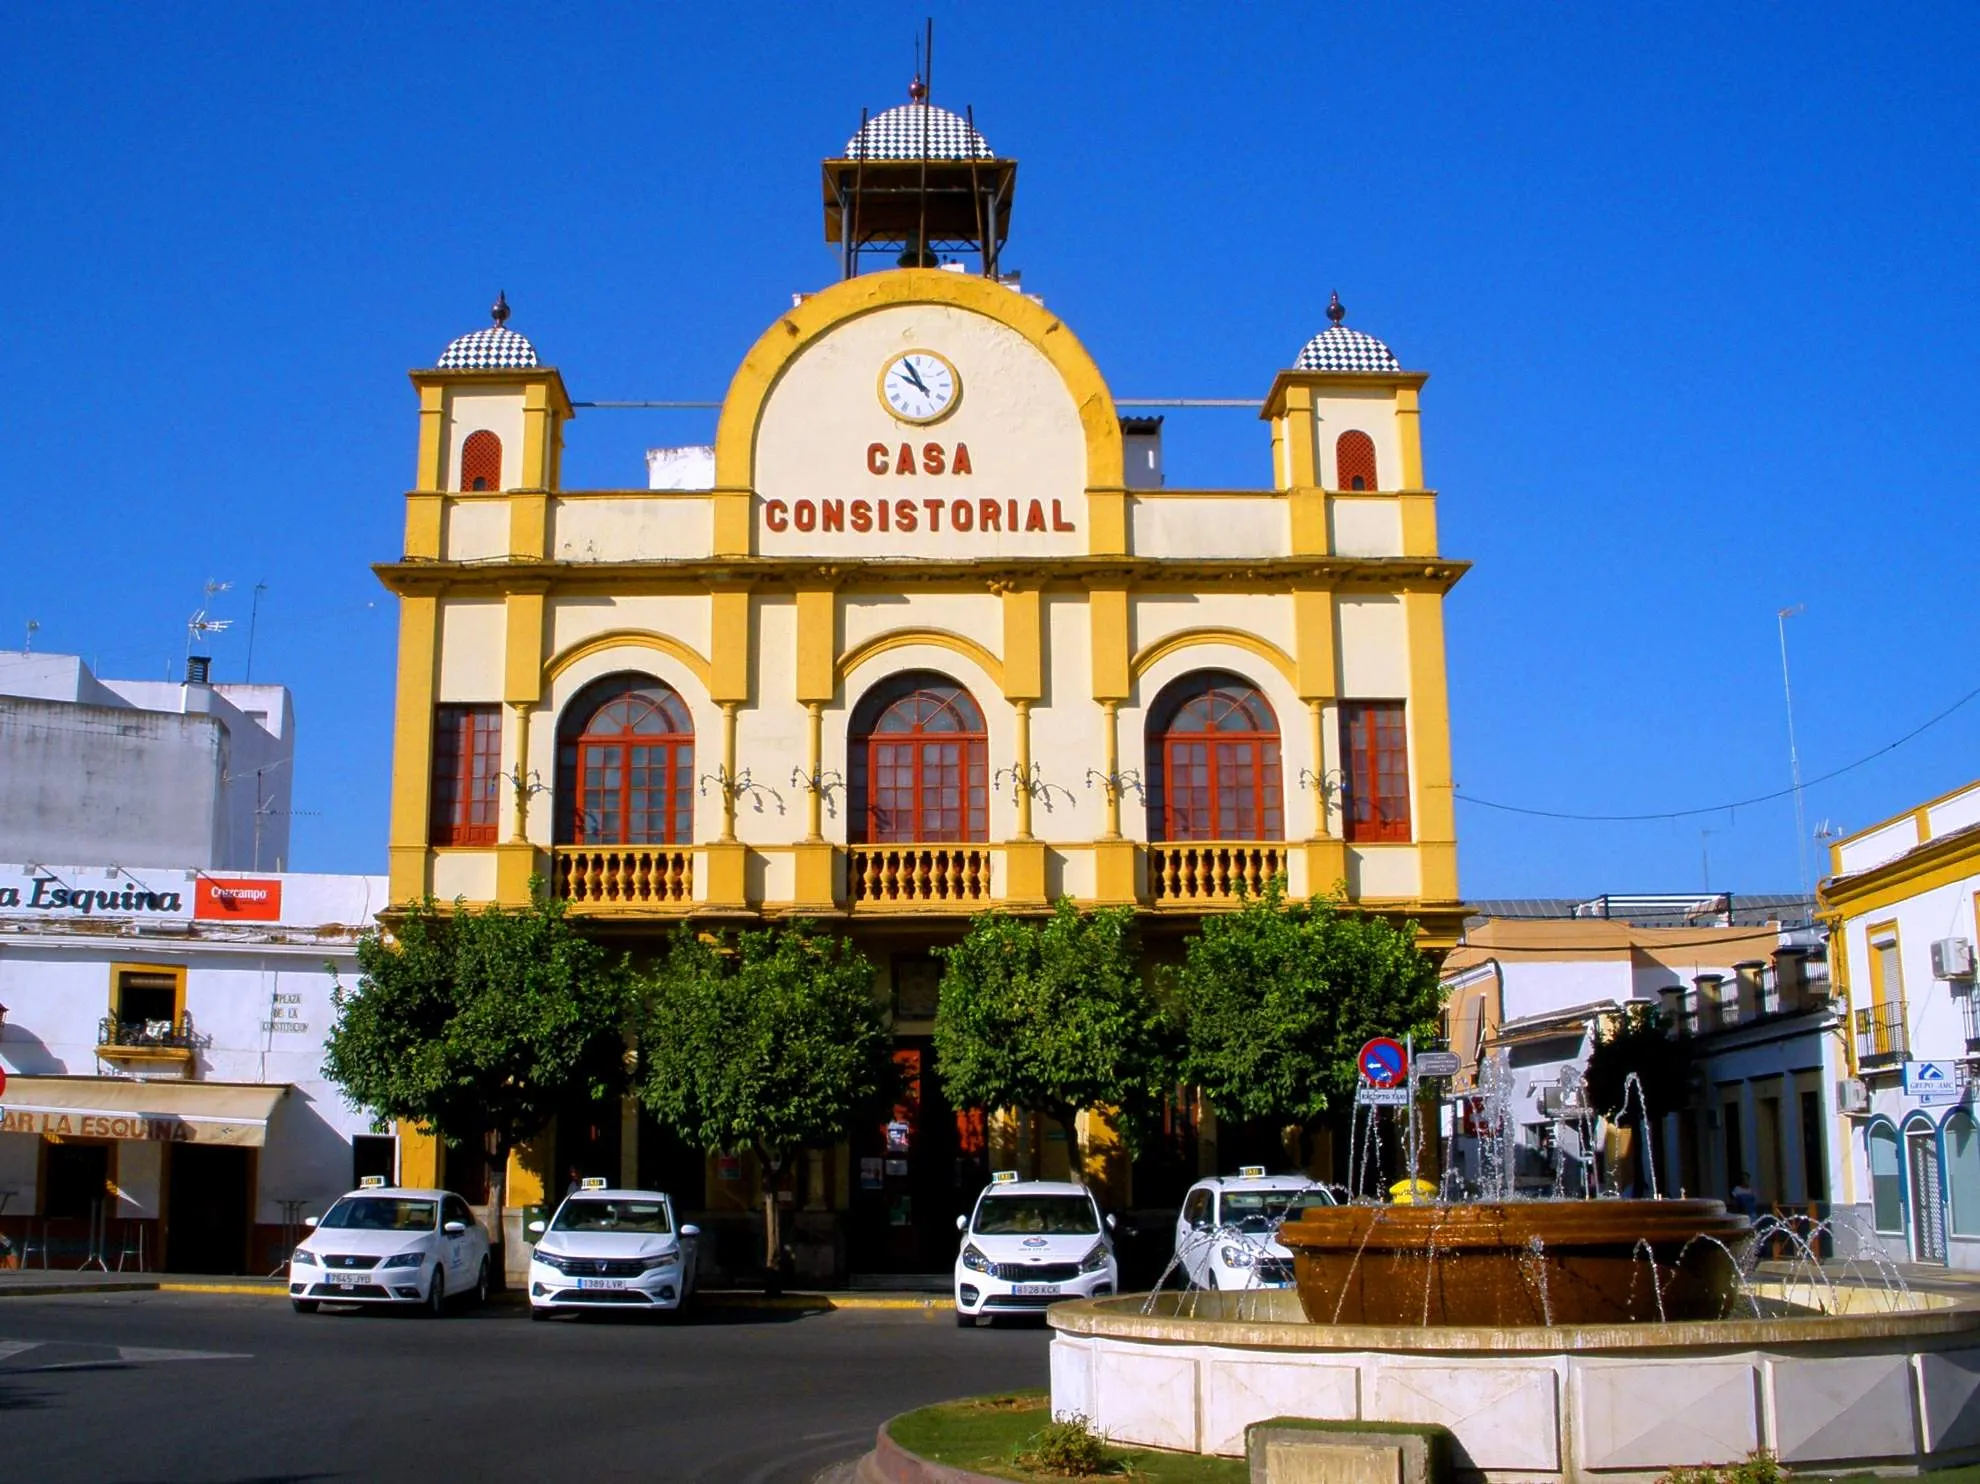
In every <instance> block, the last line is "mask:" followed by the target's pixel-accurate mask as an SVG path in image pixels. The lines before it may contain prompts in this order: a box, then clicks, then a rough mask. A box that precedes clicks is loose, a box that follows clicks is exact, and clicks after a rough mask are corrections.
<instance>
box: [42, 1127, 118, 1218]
mask: <svg viewBox="0 0 1980 1484" xmlns="http://www.w3.org/2000/svg"><path fill="white" fill-rule="evenodd" d="M42 1176H43V1186H42V1197H41V1214H42V1215H43V1216H49V1217H54V1218H56V1219H58V1220H63V1219H66V1220H71V1221H87V1220H88V1219H89V1217H90V1215H91V1213H92V1211H93V1209H94V1208H95V1206H96V1205H97V1204H98V1203H99V1202H101V1201H102V1200H103V1199H104V1198H105V1196H106V1194H107V1192H108V1190H109V1185H110V1146H109V1145H107V1144H75V1143H68V1142H64V1143H61V1144H50V1145H49V1146H48V1162H47V1163H46V1164H45V1165H43V1166H42Z"/></svg>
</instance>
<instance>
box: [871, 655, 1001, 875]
mask: <svg viewBox="0 0 1980 1484" xmlns="http://www.w3.org/2000/svg"><path fill="white" fill-rule="evenodd" d="M847 742H848V746H847V757H846V761H847V764H848V766H847V769H846V771H847V772H848V773H849V774H850V775H851V777H850V778H849V779H848V786H847V794H848V796H849V797H848V804H849V806H850V807H849V808H848V810H847V814H848V816H849V817H848V819H847V821H846V823H847V830H848V833H849V834H850V836H851V838H852V843H854V844H856V845H904V844H911V843H917V842H928V843H936V844H941V843H961V842H968V841H987V840H988V839H989V838H990V778H989V766H990V765H989V756H990V743H989V738H988V736H987V735H986V733H985V731H984V726H983V712H982V710H981V709H980V708H979V707H978V706H977V704H976V702H975V700H974V699H973V698H972V697H971V696H970V693H969V692H968V691H966V690H964V689H963V688H962V687H961V686H960V685H957V684H956V683H955V682H954V681H953V680H950V679H949V678H948V677H947V676H945V675H937V674H934V673H932V672H928V671H918V672H911V673H908V674H905V675H896V676H894V677H893V678H892V679H891V680H888V681H886V682H885V683H883V684H881V685H877V686H875V687H874V688H873V689H872V690H870V691H868V692H867V693H866V695H865V696H864V697H863V698H862V699H861V700H860V703H859V705H858V706H857V707H855V708H854V710H853V718H852V728H851V732H850V735H849V736H848V738H847Z"/></svg>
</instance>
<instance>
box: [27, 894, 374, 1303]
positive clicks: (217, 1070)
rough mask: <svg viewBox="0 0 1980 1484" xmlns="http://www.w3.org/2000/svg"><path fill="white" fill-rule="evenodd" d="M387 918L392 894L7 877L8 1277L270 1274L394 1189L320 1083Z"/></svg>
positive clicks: (360, 1119) (360, 1133)
mask: <svg viewBox="0 0 1980 1484" xmlns="http://www.w3.org/2000/svg"><path fill="white" fill-rule="evenodd" d="M385 898H386V886H385V879H384V878H383V877H379V876H314V875H293V874H292V875H280V874H270V875H264V876H245V875H238V874H234V873H212V872H208V871H205V870H190V869H179V870H170V869H156V868H151V867H138V866H134V865H125V864H121V863H120V864H116V865H107V866H106V865H96V866H64V865H46V864H41V863H25V864H18V865H0V1005H4V1007H5V1009H4V1016H5V1019H4V1022H0V1069H4V1070H5V1072H6V1086H5V1089H4V1091H0V1200H4V1205H0V1232H4V1234H5V1236H6V1238H7V1240H8V1242H9V1243H10V1244H11V1247H12V1252H11V1256H12V1257H13V1258H14V1259H15V1260H17V1261H26V1262H28V1263H30V1264H33V1265H35V1266H40V1265H42V1264H43V1263H46V1264H47V1265H48V1266H50V1267H77V1266H79V1265H81V1264H83V1263H84V1262H86V1261H87V1262H92V1263H93V1262H94V1261H96V1260H100V1261H102V1262H103V1263H104V1264H105V1265H106V1266H108V1267H110V1268H117V1267H124V1268H130V1267H134V1266H139V1265H142V1266H145V1267H148V1268H152V1269H160V1268H163V1269H166V1270H173V1271H193V1272H217V1273H264V1272H267V1271H268V1270H269V1269H270V1268H272V1267H273V1266H274V1265H275V1263H276V1261H277V1260H278V1258H279V1257H280V1256H281V1255H283V1253H284V1252H285V1249H286V1244H287V1241H288V1239H289V1237H290V1235H291V1234H290V1231H289V1228H290V1227H291V1226H292V1224H293V1223H294V1222H295V1221H297V1220H298V1219H299V1218H300V1217H301V1216H302V1215H304V1214H320V1213H321V1212H322V1211H323V1209H324V1207H325V1206H326V1205H327V1204H328V1202H329V1201H330V1200H331V1199H333V1198H334V1197H335V1196H337V1195H339V1194H341V1193H342V1192H343V1191H346V1190H348V1189H350V1188H351V1187H352V1186H353V1185H354V1184H355V1183H356V1179H357V1177H358V1176H359V1175H361V1174H383V1175H388V1176H389V1175H391V1174H393V1173H394V1172H395V1167H396V1143H395V1141H394V1140H393V1139H391V1138H388V1137H377V1136H373V1135H372V1134H371V1119H370V1118H369V1117H368V1116H366V1115H364V1114H361V1113H359V1112H356V1111H355V1110H353V1109H351V1108H350V1107H348V1106H347V1105H346V1104H345V1102H344V1100H343V1098H342V1096H341V1094H340V1093H339V1091H338V1090H337V1088H336V1087H334V1086H332V1085H330V1084H329V1083H327V1082H325V1081H324V1079H323V1073H322V1063H323V1048H324V1038H325V1035H326V1034H327V1032H328V1031H329V1028H330V1024H331V999H330V996H331V991H332V988H333V987H334V984H335V982H336V977H341V978H342V979H343V980H344V982H345V983H347V984H353V983H355V980H356V964H355V958H354V945H355V942H356V939H357V936H358V933H359V932H360V931H361V930H362V929H363V927H364V926H365V925H367V924H368V923H370V922H371V921H372V919H373V916H374V915H375V914H376V913H377V911H378V910H379V908H380V907H381V906H383V905H384V902H385ZM333 976H336V977H333Z"/></svg>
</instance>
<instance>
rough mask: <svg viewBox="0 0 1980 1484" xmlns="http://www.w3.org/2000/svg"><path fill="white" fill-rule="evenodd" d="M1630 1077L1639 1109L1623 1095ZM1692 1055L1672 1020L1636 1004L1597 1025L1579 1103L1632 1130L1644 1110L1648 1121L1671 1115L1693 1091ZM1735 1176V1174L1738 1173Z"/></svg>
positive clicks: (1650, 1006)
mask: <svg viewBox="0 0 1980 1484" xmlns="http://www.w3.org/2000/svg"><path fill="white" fill-rule="evenodd" d="M1632 1075H1634V1076H1635V1077H1636V1078H1637V1080H1638V1082H1639V1083H1640V1084H1641V1086H1642V1088H1643V1101H1642V1103H1641V1104H1639V1103H1638V1102H1637V1100H1636V1098H1635V1096H1634V1095H1633V1094H1631V1095H1628V1096H1625V1089H1626V1086H1627V1084H1628V1081H1629V1079H1630V1077H1631V1076H1632ZM1690 1079H1691V1054H1690V1052H1689V1051H1688V1050H1687V1049H1686V1046H1685V1043H1684V1042H1683V1041H1680V1040H1678V1039H1676V1038H1675V1037H1673V1036H1672V1035H1671V1027H1670V1021H1669V1020H1668V1019H1667V1018H1666V1017H1665V1015H1664V1014H1663V1012H1662V1011H1660V1010H1659V1009H1658V1008H1657V1007H1656V1006H1655V1005H1653V1004H1650V1003H1648V1002H1647V1001H1636V1002H1632V1003H1630V1004H1628V1005H1625V1006H1623V1009H1622V1013H1621V1014H1620V1015H1615V1016H1607V1017H1604V1018H1603V1019H1602V1020H1599V1021H1597V1022H1596V1024H1595V1046H1594V1049H1593V1050H1592V1051H1590V1052H1589V1054H1588V1069H1587V1071H1585V1072H1584V1073H1583V1074H1582V1089H1583V1099H1584V1101H1585V1102H1586V1103H1587V1104H1588V1106H1589V1107H1590V1108H1592V1109H1594V1110H1595V1111H1596V1112H1597V1113H1602V1114H1606V1115H1607V1116H1608V1117H1610V1118H1612V1119H1614V1120H1615V1121H1616V1122H1617V1123H1620V1124H1624V1125H1628V1126H1634V1125H1635V1124H1636V1123H1638V1122H1639V1121H1640V1119H1641V1114H1642V1110H1643V1109H1645V1108H1647V1109H1648V1110H1649V1113H1650V1117H1651V1118H1652V1119H1658V1118H1662V1117H1663V1116H1664V1115H1665V1114H1666V1113H1675V1112H1677V1111H1678V1109H1680V1108H1682V1107H1683V1106H1684V1105H1685V1102H1686V1101H1687V1100H1688V1098H1689V1096H1690V1091H1691V1083H1690ZM1733 1173H1735V1174H1737V1173H1738V1172H1737V1171H1734V1172H1733Z"/></svg>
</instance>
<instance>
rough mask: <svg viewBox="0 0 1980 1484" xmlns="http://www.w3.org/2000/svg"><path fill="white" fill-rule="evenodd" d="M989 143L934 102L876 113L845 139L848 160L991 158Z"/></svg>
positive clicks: (954, 115) (955, 115) (902, 106)
mask: <svg viewBox="0 0 1980 1484" xmlns="http://www.w3.org/2000/svg"><path fill="white" fill-rule="evenodd" d="M996 157H997V156H996V154H995V152H994V151H992V150H991V148H990V142H989V141H988V140H986V139H985V138H984V137H983V136H982V135H981V134H979V133H977V132H976V130H975V129H973V128H971V127H970V124H969V120H968V119H965V118H963V117H962V116H961V115H960V114H954V113H950V112H949V110H948V109H946V108H937V107H936V106H935V105H934V104H933V103H903V104H902V105H901V106H900V107H899V108H890V109H888V110H887V111H886V112H885V113H876V114H875V115H873V117H872V118H870V119H868V120H867V121H866V123H865V126H864V127H862V128H861V129H860V131H859V132H858V133H857V134H855V135H853V137H852V138H851V139H848V140H847V141H846V152H845V155H844V158H846V159H848V160H994V159H995V158H996Z"/></svg>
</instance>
